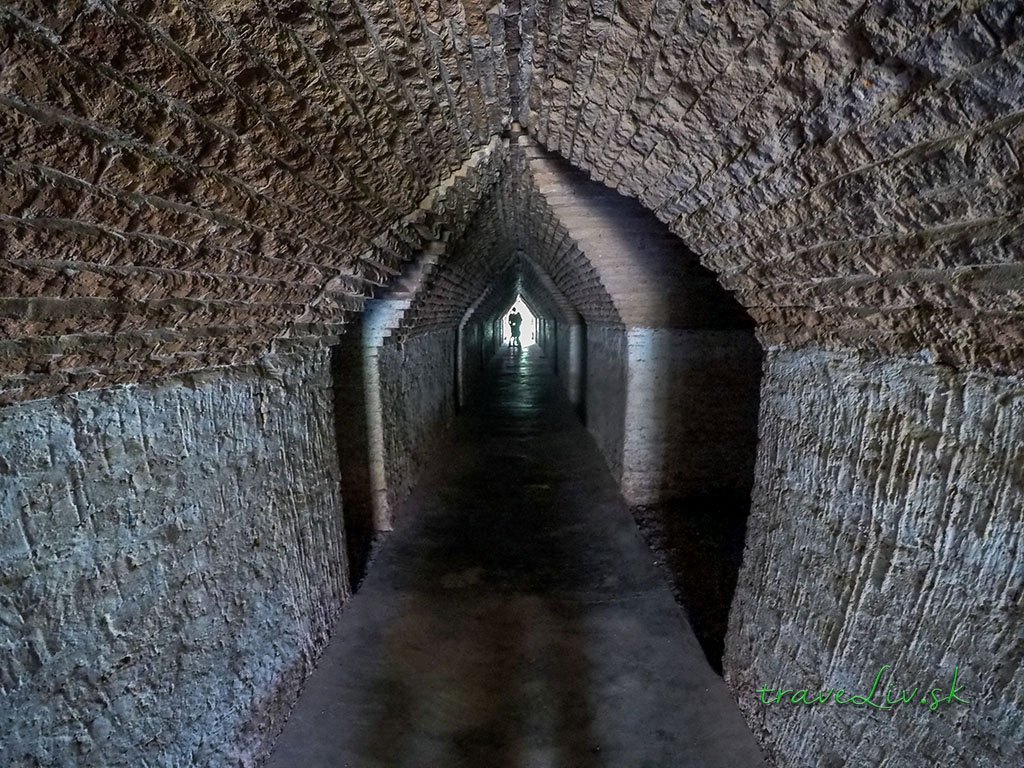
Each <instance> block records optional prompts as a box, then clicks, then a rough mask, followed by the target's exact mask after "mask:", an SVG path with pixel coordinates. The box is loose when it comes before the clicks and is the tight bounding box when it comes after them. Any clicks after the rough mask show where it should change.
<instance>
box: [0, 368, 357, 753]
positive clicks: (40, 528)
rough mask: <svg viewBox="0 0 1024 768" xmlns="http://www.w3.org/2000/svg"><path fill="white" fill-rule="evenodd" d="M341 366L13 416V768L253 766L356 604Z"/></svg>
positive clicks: (2, 644)
mask: <svg viewBox="0 0 1024 768" xmlns="http://www.w3.org/2000/svg"><path fill="white" fill-rule="evenodd" d="M327 373H328V365H327V360H326V353H324V352H317V353H310V356H308V357H305V358H294V357H293V358H276V359H273V360H271V359H264V361H262V363H261V364H258V365H256V366H250V367H246V368H235V369H221V370H219V371H212V372H208V373H206V374H204V375H202V376H195V377H190V378H188V379H168V380H165V381H163V382H161V383H159V384H154V385H139V386H130V387H119V388H113V389H106V390H94V391H89V392H83V393H79V394H75V395H67V396H58V397H54V398H50V399H44V400H35V401H30V402H25V403H22V404H19V405H14V406H11V407H8V408H4V409H0V765H4V766H35V765H42V766H97V767H99V766H103V767H109V766H133V768H134V767H135V766H141V765H148V766H182V765H196V766H239V765H252V764H253V762H254V760H255V758H256V757H257V756H258V755H259V754H260V752H261V750H262V748H263V746H264V744H265V743H266V742H267V740H268V739H269V738H270V737H271V736H272V735H273V734H274V733H275V732H276V729H277V727H278V726H279V724H280V723H281V721H282V718H283V716H284V715H285V713H286V712H287V709H288V707H289V706H290V704H291V701H292V700H293V698H294V696H295V695H296V691H297V688H298V686H299V684H300V682H301V680H302V679H303V677H304V676H305V674H306V673H307V672H308V671H309V670H310V669H311V667H312V664H313V662H314V660H315V657H316V655H317V653H318V651H319V649H320V648H321V646H322V645H323V643H324V642H325V640H326V635H327V632H328V629H329V627H330V625H331V623H332V620H333V619H334V617H335V615H336V613H337V611H338V610H339V608H340V606H341V604H342V603H343V601H344V600H345V598H346V597H347V595H348V582H347V577H346V562H345V547H344V533H343V526H342V514H341V512H342V510H341V499H340V496H339V488H338V470H337V459H336V448H335V436H334V427H333V424H332V418H333V414H332V410H333V409H332V404H331V398H330V393H329V381H328V376H327Z"/></svg>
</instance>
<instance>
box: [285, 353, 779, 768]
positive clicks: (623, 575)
mask: <svg viewBox="0 0 1024 768" xmlns="http://www.w3.org/2000/svg"><path fill="white" fill-rule="evenodd" d="M652 561H653V556H652V555H651V554H650V552H649V551H648V549H647V548H646V547H645V545H644V544H643V542H642V541H641V539H640V538H639V534H638V533H637V532H636V529H635V527H634V523H633V521H632V518H631V516H630V514H629V511H628V509H627V508H626V506H625V504H624V502H623V501H622V499H621V498H620V497H619V495H618V492H617V489H616V486H615V483H614V482H613V480H612V478H611V476H610V474H609V472H608V469H607V467H606V465H605V463H604V461H603V459H602V457H601V456H600V454H599V453H598V451H597V448H596V446H595V445H594V444H593V443H592V441H591V439H590V436H589V434H588V433H587V432H586V430H585V428H584V427H583V426H582V425H581V424H580V422H579V420H578V419H577V418H576V416H575V414H574V413H573V411H572V407H571V406H570V404H569V402H568V399H567V398H566V397H565V396H564V394H563V392H562V390H561V388H560V382H559V381H558V380H557V379H556V378H555V376H554V374H553V373H552V371H551V368H550V366H549V364H548V361H547V360H545V359H544V357H543V352H542V351H541V350H540V349H539V348H538V347H530V348H528V349H526V350H524V351H522V352H514V351H511V350H507V349H503V350H502V352H501V360H500V362H499V363H498V364H497V365H496V367H495V370H494V372H493V376H492V377H491V379H490V380H489V381H488V382H487V384H486V385H484V387H483V389H482V390H481V391H478V392H477V393H476V394H475V397H474V398H473V400H472V402H471V403H470V405H469V407H468V408H467V409H466V411H465V412H463V414H461V415H460V416H459V417H458V419H457V421H456V423H455V425H454V427H453V428H452V429H451V430H450V431H449V432H448V433H447V435H446V436H445V437H444V438H443V441H442V442H441V443H440V444H439V445H438V447H437V449H436V452H435V453H434V456H433V462H432V465H431V466H430V467H429V468H428V469H427V470H426V471H425V473H424V475H423V477H422V479H421V482H420V483H419V485H418V487H417V489H416V490H415V491H414V492H413V495H412V497H411V498H410V500H409V502H408V503H407V504H406V506H405V508H404V509H403V510H402V513H401V515H400V517H399V526H398V530H397V532H395V533H394V534H392V535H391V537H390V538H389V539H388V540H387V542H386V544H385V545H384V546H383V548H382V550H381V552H380V554H379V555H378V556H377V558H376V560H375V561H374V562H373V563H372V564H371V566H370V569H369V573H368V575H367V577H366V579H365V581H364V583H363V585H362V587H361V588H360V590H359V591H358V592H357V594H356V595H355V596H354V597H353V598H352V600H351V601H350V602H349V603H348V605H347V606H346V608H345V610H344V613H343V614H342V616H341V619H340V621H339V622H338V624H337V626H336V628H335V631H334V636H333V638H332V640H331V643H330V644H329V646H328V647H327V649H326V650H325V652H324V654H323V656H322V658H321V661H320V663H319V666H318V668H317V670H316V672H315V673H314V674H313V676H312V677H311V678H310V680H309V681H308V682H307V684H306V686H305V688H304V690H303V692H302V694H301V697H300V699H299V702H298V704H297V705H296V708H295V710H294V711H293V713H292V715H291V717H290V720H289V721H288V723H287V725H286V727H285V730H284V732H283V734H282V735H281V737H280V739H279V741H278V743H277V746H276V748H275V751H274V753H273V754H272V755H271V758H270V760H269V762H268V765H269V766H270V768H316V767H318V766H331V767H332V768H342V767H343V766H345V767H347V768H459V767H460V766H465V767H466V768H549V767H550V768H685V767H686V766H694V767H697V766H700V768H715V767H716V766H721V767H722V768H737V767H743V768H747V767H748V766H758V765H762V758H761V755H760V752H759V750H758V747H757V745H756V743H755V741H754V739H753V737H752V735H751V734H750V732H749V731H748V729H747V727H746V725H745V724H744V722H743V720H742V718H741V717H740V714H739V712H738V710H737V708H736V706H735V704H734V703H733V701H732V699H731V697H730V694H729V692H728V690H727V689H726V687H725V684H724V683H723V682H722V680H721V679H720V678H718V677H717V676H716V675H715V674H714V673H713V672H712V671H711V669H710V667H709V666H708V664H707V662H706V661H705V659H704V656H703V654H702V653H701V649H700V647H699V646H698V644H697V641H696V639H695V638H694V636H693V634H692V632H691V630H690V628H689V626H688V625H687V622H686V620H685V618H684V615H683V613H682V610H681V609H680V608H679V607H678V606H677V605H676V603H675V602H674V600H673V598H672V595H671V594H670V592H669V587H668V585H667V584H666V583H665V581H664V578H663V577H662V576H661V575H660V574H659V573H658V572H657V571H656V569H655V567H654V565H653V562H652Z"/></svg>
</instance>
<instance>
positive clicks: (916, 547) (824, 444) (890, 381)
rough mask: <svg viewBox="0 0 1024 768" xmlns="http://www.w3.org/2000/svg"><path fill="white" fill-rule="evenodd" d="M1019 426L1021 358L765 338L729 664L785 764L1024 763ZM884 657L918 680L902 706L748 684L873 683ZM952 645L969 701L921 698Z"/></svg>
mask: <svg viewBox="0 0 1024 768" xmlns="http://www.w3.org/2000/svg"><path fill="white" fill-rule="evenodd" d="M1022 436H1024V380H1022V379H1020V378H1008V377H998V376H994V375H991V374H982V373H961V372H957V371H956V370H954V369H952V368H949V367H944V366H935V365H929V364H926V363H921V362H916V361H911V360H906V359H904V360H891V359H890V360H879V361H871V360H865V359H864V358H863V357H859V356H858V355H857V354H856V353H825V352H821V351H788V352H773V353H770V355H769V357H768V360H767V364H766V366H765V377H764V379H763V386H762V393H761V423H760V440H761V442H760V447H759V450H758V460H757V473H756V478H757V479H756V485H755V489H754V494H753V510H752V512H751V516H750V521H749V528H748V530H749V535H748V538H747V547H746V552H745V556H744V565H743V569H742V571H741V573H740V578H739V584H738V586H737V589H736V597H735V600H734V603H733V609H732V614H731V618H730V629H729V636H728V639H727V647H726V658H725V671H726V677H727V680H728V681H729V683H730V684H731V686H732V688H733V689H734V691H735V693H736V695H737V696H738V699H739V701H740V705H741V707H742V708H743V709H744V711H745V714H746V717H747V720H748V722H749V723H750V724H751V726H752V727H753V728H754V729H755V731H757V732H758V734H759V736H760V738H761V740H762V743H763V744H764V745H765V746H766V748H767V749H768V750H769V751H770V753H771V756H772V758H773V760H774V764H775V765H780V766H781V765H785V766H801V767H803V766H808V767H810V766H814V767H815V768H819V767H820V768H832V767H836V768H838V766H845V765H849V764H851V763H852V761H853V760H854V759H856V761H857V763H858V764H861V765H871V766H880V767H881V768H897V767H899V768H907V767H910V768H915V767H916V766H960V765H971V766H978V767H979V768H1006V766H1011V765H1024V751H1022V750H1024V740H1022V739H1021V738H1020V737H1021V734H1022V733H1024V710H1022V705H1021V702H1022V701H1024V671H1022V668H1021V665H1020V661H1021V642H1022V641H1021V626H1022V618H1024V616H1022V597H1024V565H1022V559H1021V552H1022V547H1024V440H1022ZM885 664H892V665H893V678H892V679H893V681H894V682H893V687H894V688H897V687H898V688H900V689H902V688H913V687H915V686H919V687H920V688H921V690H920V691H919V694H920V695H919V696H915V697H914V699H913V701H912V702H911V703H910V704H906V705H901V706H899V707H898V708H896V709H895V710H894V711H876V710H873V709H871V708H869V707H857V706H851V705H846V706H836V705H835V704H830V705H816V706H806V705H802V704H792V703H778V704H770V705H765V704H762V703H761V702H760V701H759V700H758V699H757V697H756V693H755V691H756V690H757V689H758V688H760V687H761V686H763V685H768V686H769V687H773V688H777V687H780V686H781V687H784V688H787V689H793V690H797V689H803V688H810V689H812V690H814V689H819V690H820V689H822V688H832V687H835V688H843V689H845V690H846V691H848V692H854V693H866V692H867V691H868V690H869V689H870V687H871V684H872V680H873V679H874V677H875V676H876V675H877V673H878V671H879V670H880V668H881V667H882V666H883V665H885ZM954 665H959V668H960V675H961V680H960V682H962V683H963V684H964V686H965V687H964V690H963V692H962V696H963V697H965V698H966V699H967V700H968V701H969V702H970V703H969V704H961V703H959V702H951V703H949V704H947V705H945V706H944V707H942V708H941V709H940V710H939V711H937V712H931V711H929V705H930V704H931V701H929V705H922V704H921V703H920V698H923V697H925V696H924V693H923V691H925V690H929V691H930V689H931V688H932V687H939V688H942V689H944V691H945V692H948V691H949V689H950V686H951V682H952V675H953V668H954ZM887 680H888V676H887V678H886V680H884V681H883V684H882V685H883V689H884V687H885V684H886V681H887Z"/></svg>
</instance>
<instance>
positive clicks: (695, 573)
mask: <svg viewBox="0 0 1024 768" xmlns="http://www.w3.org/2000/svg"><path fill="white" fill-rule="evenodd" d="M632 512H633V516H634V518H635V519H636V522H637V525H638V526H639V528H640V533H641V535H642V536H643V538H644V541H645V542H646V543H647V546H649V547H650V548H651V550H652V551H653V552H654V553H655V555H656V556H657V565H658V567H659V568H661V569H662V570H663V571H664V573H665V575H666V577H667V578H668V579H669V581H670V583H671V585H672V593H673V594H674V595H675V598H676V601H677V602H678V603H679V604H680V605H681V606H683V609H684V610H685V611H686V615H687V618H688V619H689V620H690V626H691V627H693V632H694V634H695V635H696V636H697V641H698V642H699V643H700V646H701V648H702V649H703V650H704V655H705V656H707V659H708V663H709V664H711V667H712V668H713V669H714V670H715V671H716V672H718V674H722V657H723V654H724V652H725V636H726V633H727V631H728V629H729V609H730V607H731V606H732V599H733V595H734V593H735V591H736V581H737V579H738V577H739V570H740V566H741V565H742V563H743V546H744V541H745V540H746V533H747V517H748V514H749V512H750V494H749V492H745V493H744V492H733V493H725V492H719V493H708V494H703V495H694V496H690V497H688V498H686V499H679V500H675V501H673V502H671V503H668V504H664V505H661V506H658V507H634V508H633V510H632Z"/></svg>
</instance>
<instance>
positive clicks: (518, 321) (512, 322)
mask: <svg viewBox="0 0 1024 768" xmlns="http://www.w3.org/2000/svg"><path fill="white" fill-rule="evenodd" d="M508 324H509V326H510V327H511V328H512V346H514V347H522V346H523V344H522V342H520V341H519V326H521V325H522V324H523V316H522V315H520V314H519V313H518V312H517V311H516V308H515V307H512V313H511V314H510V315H509V316H508Z"/></svg>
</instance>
